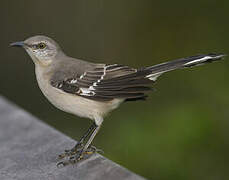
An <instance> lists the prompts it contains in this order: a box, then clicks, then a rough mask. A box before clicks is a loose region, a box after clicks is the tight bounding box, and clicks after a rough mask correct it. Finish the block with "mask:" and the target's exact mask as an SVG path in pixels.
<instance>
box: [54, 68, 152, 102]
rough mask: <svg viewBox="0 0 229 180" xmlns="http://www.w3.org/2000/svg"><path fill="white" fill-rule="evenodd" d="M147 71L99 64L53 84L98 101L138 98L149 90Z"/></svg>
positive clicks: (68, 91)
mask: <svg viewBox="0 0 229 180" xmlns="http://www.w3.org/2000/svg"><path fill="white" fill-rule="evenodd" d="M147 72H148V73H147ZM147 72H146V71H145V70H141V69H140V70H137V69H134V68H130V67H128V66H124V65H118V64H113V65H100V66H98V67H95V68H93V69H90V70H88V71H86V72H84V73H83V74H81V75H78V76H77V75H75V77H69V78H66V79H65V80H63V81H59V82H58V83H56V84H55V85H54V84H53V86H55V87H56V88H58V89H61V90H63V91H65V92H67V93H71V94H75V95H78V96H83V97H85V98H89V99H94V100H98V101H109V100H112V99H114V98H122V99H126V100H138V99H144V98H145V97H146V95H145V92H146V91H149V90H151V87H149V85H151V84H152V82H153V81H152V80H149V79H148V78H145V77H146V75H147V74H149V73H150V71H148V70H147ZM51 84H52V83H51Z"/></svg>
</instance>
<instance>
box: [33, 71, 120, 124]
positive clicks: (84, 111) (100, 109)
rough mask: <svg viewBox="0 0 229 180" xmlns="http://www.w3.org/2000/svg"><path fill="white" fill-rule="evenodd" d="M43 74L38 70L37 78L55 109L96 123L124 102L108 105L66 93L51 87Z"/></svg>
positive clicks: (117, 100) (107, 103)
mask: <svg viewBox="0 0 229 180" xmlns="http://www.w3.org/2000/svg"><path fill="white" fill-rule="evenodd" d="M42 73H43V72H42V69H40V68H36V77H37V81H38V85H39V87H40V89H41V91H42V93H43V94H44V95H45V97H46V98H47V99H48V100H49V101H50V102H51V103H52V104H53V105H54V106H55V107H57V108H58V109H60V110H62V111H65V112H68V113H71V114H74V115H77V116H80V117H85V118H89V119H92V120H95V121H102V119H103V117H104V116H105V115H106V114H107V113H109V112H110V111H112V110H114V109H115V108H117V107H118V106H119V105H120V103H122V102H123V100H122V99H115V100H112V101H109V102H106V103H105V102H98V101H97V102H95V101H93V100H90V99H87V98H83V97H80V96H77V95H73V94H69V93H66V92H64V91H62V90H60V89H57V88H55V87H53V86H51V85H50V83H49V78H48V77H47V79H44V76H41V74H42ZM98 123H100V122H98ZM101 123H102V122H101Z"/></svg>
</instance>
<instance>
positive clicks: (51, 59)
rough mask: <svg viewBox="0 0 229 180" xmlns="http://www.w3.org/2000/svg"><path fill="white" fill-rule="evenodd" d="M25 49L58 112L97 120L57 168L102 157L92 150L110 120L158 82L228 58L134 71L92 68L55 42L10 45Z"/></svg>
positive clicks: (37, 39)
mask: <svg viewBox="0 0 229 180" xmlns="http://www.w3.org/2000/svg"><path fill="white" fill-rule="evenodd" d="M10 45H11V46H16V47H22V48H23V49H25V51H26V52H27V53H28V54H29V56H30V57H31V59H32V61H33V63H34V64H35V74H36V79H37V82H38V86H39V88H40V90H41V91H42V93H43V94H44V96H45V97H46V98H47V99H48V100H49V101H50V102H51V104H53V105H54V106H55V107H56V108H58V109H60V110H62V111H65V112H67V113H71V114H73V115H76V116H79V117H84V118H88V119H91V120H92V125H91V126H90V127H89V129H88V130H87V132H86V133H85V134H84V135H83V136H82V137H81V138H80V140H79V141H78V142H77V144H76V145H75V146H74V147H73V148H72V149H69V150H65V151H64V153H62V154H60V155H59V156H58V157H59V159H65V160H61V161H60V162H59V163H58V164H57V165H58V166H61V165H63V166H65V165H68V164H74V163H76V162H79V161H81V160H82V159H84V158H85V157H88V155H90V154H93V153H94V152H98V151H99V150H98V149H96V148H95V147H94V146H92V145H91V143H92V141H93V139H94V137H95V136H96V134H97V133H98V131H99V129H100V127H101V125H102V123H103V120H104V117H106V115H107V114H108V113H109V112H111V111H112V110H114V109H116V108H118V107H119V105H120V104H121V103H123V102H126V101H138V100H146V98H147V95H148V93H149V92H151V91H152V87H153V84H154V82H155V81H156V80H157V78H158V77H159V76H161V75H162V74H164V73H166V72H169V71H172V70H175V69H182V68H189V67H193V66H197V65H203V64H206V63H210V62H213V61H218V60H220V59H222V58H223V57H225V56H226V55H225V54H222V53H217V54H216V53H209V54H199V55H195V56H190V57H186V58H180V59H176V60H172V61H168V62H165V63H161V64H157V65H153V66H147V67H141V68H132V67H130V66H127V65H121V64H106V63H92V62H88V61H85V60H81V59H77V58H72V57H70V56H68V55H66V54H65V53H64V51H63V50H62V49H61V47H60V46H59V44H58V43H57V42H56V41H54V40H53V39H51V38H49V37H47V36H44V35H36V36H32V37H29V38H27V39H26V40H24V41H18V42H14V43H11V44H10Z"/></svg>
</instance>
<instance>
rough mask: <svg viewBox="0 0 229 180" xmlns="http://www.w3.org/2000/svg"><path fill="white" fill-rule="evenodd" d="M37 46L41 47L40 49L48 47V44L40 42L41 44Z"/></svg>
mask: <svg viewBox="0 0 229 180" xmlns="http://www.w3.org/2000/svg"><path fill="white" fill-rule="evenodd" d="M37 48H39V49H44V48H46V44H45V43H39V44H38V45H37Z"/></svg>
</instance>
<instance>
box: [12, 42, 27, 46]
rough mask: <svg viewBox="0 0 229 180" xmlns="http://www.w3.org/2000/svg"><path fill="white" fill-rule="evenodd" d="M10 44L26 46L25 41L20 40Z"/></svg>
mask: <svg viewBox="0 0 229 180" xmlns="http://www.w3.org/2000/svg"><path fill="white" fill-rule="evenodd" d="M10 46H15V47H24V46H25V43H24V42H23V41H18V42H14V43H11V44H10Z"/></svg>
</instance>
